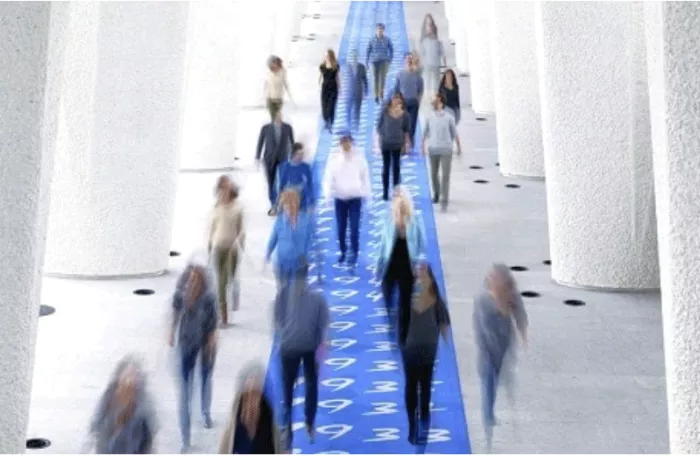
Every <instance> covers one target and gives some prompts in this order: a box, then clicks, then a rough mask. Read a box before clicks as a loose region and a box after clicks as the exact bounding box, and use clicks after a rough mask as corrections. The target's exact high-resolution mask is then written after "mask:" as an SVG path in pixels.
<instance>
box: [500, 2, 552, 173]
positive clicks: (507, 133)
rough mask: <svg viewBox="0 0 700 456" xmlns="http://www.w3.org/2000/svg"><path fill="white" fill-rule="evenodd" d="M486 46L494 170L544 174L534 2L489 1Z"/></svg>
mask: <svg viewBox="0 0 700 456" xmlns="http://www.w3.org/2000/svg"><path fill="white" fill-rule="evenodd" d="M491 46H492V47H491V51H492V59H493V77H494V99H495V106H496V112H497V113H498V115H497V116H496V126H497V134H498V161H499V163H500V168H499V169H500V171H501V173H503V174H504V175H506V176H521V177H530V178H541V177H544V151H543V148H542V116H541V114H540V90H539V80H538V77H537V45H536V40H535V3H534V2H517V1H506V2H501V1H498V2H495V3H494V17H493V22H492V24H491Z"/></svg>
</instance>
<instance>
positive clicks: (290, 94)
mask: <svg viewBox="0 0 700 456" xmlns="http://www.w3.org/2000/svg"><path fill="white" fill-rule="evenodd" d="M280 71H283V72H284V73H283V74H282V84H283V85H284V90H286V91H287V95H289V99H290V100H291V102H292V103H294V97H292V91H291V90H289V83H288V82H287V70H286V69H284V68H283V69H282V70H280Z"/></svg>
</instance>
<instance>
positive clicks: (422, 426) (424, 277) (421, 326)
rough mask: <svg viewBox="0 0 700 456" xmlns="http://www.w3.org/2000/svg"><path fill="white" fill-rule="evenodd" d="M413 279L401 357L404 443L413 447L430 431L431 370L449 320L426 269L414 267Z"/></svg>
mask: <svg viewBox="0 0 700 456" xmlns="http://www.w3.org/2000/svg"><path fill="white" fill-rule="evenodd" d="M416 278H417V281H418V284H417V285H418V286H417V287H416V288H417V290H416V292H415V293H414V295H413V303H412V305H411V310H410V312H411V316H410V320H409V326H408V332H407V337H406V344H405V345H404V347H403V350H402V354H403V360H404V372H405V376H406V391H405V398H406V412H407V413H408V440H409V442H411V443H414V444H425V443H427V440H428V433H429V431H430V398H431V390H432V387H433V368H434V367H435V359H436V357H437V349H438V344H439V341H440V335H442V337H443V339H444V341H445V343H447V342H448V339H447V336H448V328H449V326H450V316H449V314H448V312H447V305H446V304H445V301H444V300H443V299H442V296H441V295H440V290H439V289H438V284H437V282H436V281H435V275H434V274H433V270H432V269H431V268H430V266H428V265H427V264H426V265H420V266H418V268H417V274H416Z"/></svg>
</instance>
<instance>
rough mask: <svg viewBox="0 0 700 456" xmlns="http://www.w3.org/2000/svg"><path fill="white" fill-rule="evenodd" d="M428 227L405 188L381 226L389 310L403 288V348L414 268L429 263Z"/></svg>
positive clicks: (381, 269)
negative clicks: (396, 289)
mask: <svg viewBox="0 0 700 456" xmlns="http://www.w3.org/2000/svg"><path fill="white" fill-rule="evenodd" d="M425 242H426V241H425V228H424V226H423V219H422V217H421V216H420V215H419V214H416V213H415V211H414V210H413V203H412V202H411V197H410V196H409V195H408V194H407V193H406V191H405V190H403V189H400V188H399V189H397V190H396V191H395V192H394V200H393V202H392V207H391V211H389V214H388V216H387V218H386V219H385V221H384V225H383V226H382V227H381V237H380V245H379V251H378V254H379V258H378V259H377V274H378V276H379V277H380V278H381V279H382V292H383V294H384V301H385V303H386V306H387V310H390V309H391V308H392V307H393V298H394V290H395V288H397V287H398V289H399V305H398V325H397V326H398V328H397V329H398V331H397V332H398V336H399V345H400V346H403V345H404V343H405V342H406V334H407V331H408V324H409V322H410V318H411V312H410V309H411V296H412V294H413V285H414V282H415V280H414V276H413V271H414V268H415V267H416V266H417V265H418V264H419V263H420V262H422V261H425Z"/></svg>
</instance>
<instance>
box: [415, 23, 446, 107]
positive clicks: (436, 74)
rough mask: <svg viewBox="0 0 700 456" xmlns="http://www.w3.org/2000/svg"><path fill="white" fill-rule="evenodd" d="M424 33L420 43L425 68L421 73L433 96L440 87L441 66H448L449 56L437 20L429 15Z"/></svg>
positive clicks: (421, 57) (420, 52)
mask: <svg viewBox="0 0 700 456" xmlns="http://www.w3.org/2000/svg"><path fill="white" fill-rule="evenodd" d="M428 16H430V15H428ZM430 17H432V16H430ZM424 33H425V35H424V36H422V37H421V40H420V44H419V45H418V50H419V55H420V60H421V63H422V69H423V71H422V73H421V75H422V76H423V78H424V79H425V91H426V92H427V93H428V95H429V96H431V97H432V96H433V95H435V94H436V93H437V91H438V89H439V87H440V66H443V65H444V66H447V57H445V47H444V45H443V44H442V41H440V40H439V39H438V35H437V29H436V28H435V22H433V21H432V20H430V21H428V17H427V16H426V21H424Z"/></svg>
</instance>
